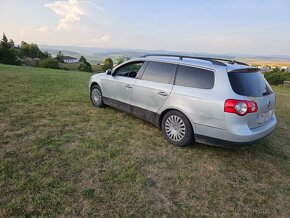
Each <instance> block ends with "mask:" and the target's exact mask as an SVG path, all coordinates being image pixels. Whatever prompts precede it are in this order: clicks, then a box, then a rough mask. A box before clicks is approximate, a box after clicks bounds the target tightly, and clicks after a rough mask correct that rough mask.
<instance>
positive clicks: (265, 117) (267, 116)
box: [257, 110, 273, 124]
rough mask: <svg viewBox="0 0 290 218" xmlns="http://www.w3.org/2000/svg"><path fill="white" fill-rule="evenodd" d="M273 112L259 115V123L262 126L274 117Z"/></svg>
mask: <svg viewBox="0 0 290 218" xmlns="http://www.w3.org/2000/svg"><path fill="white" fill-rule="evenodd" d="M272 113H273V110H270V111H268V112H265V113H261V114H259V115H257V123H258V124H262V123H265V122H267V121H268V120H269V119H270V118H271V116H272Z"/></svg>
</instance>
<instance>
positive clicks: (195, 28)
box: [0, 0, 290, 55]
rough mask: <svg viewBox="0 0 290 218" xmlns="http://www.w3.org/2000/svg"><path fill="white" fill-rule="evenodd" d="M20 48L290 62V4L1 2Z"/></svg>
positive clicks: (0, 20) (0, 25)
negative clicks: (159, 52)
mask: <svg viewBox="0 0 290 218" xmlns="http://www.w3.org/2000/svg"><path fill="white" fill-rule="evenodd" d="M0 31H1V32H5V34H6V35H7V37H8V38H9V39H10V38H12V39H13V40H14V41H15V43H20V42H21V41H26V42H34V43H37V44H41V45H68V46H83V47H103V48H130V49H147V50H155V49H156V50H159V49H162V50H171V51H187V52H201V53H217V54H253V55H290V0H179V1H178V0H175V1H173V0H146V1H144V0H143V1H140V0H0Z"/></svg>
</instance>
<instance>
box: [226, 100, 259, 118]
mask: <svg viewBox="0 0 290 218" xmlns="http://www.w3.org/2000/svg"><path fill="white" fill-rule="evenodd" d="M257 111H258V105H257V103H256V102H254V101H243V100H235V99H228V100H226V101H225V107H224V112H227V113H234V114H237V115H239V116H244V115H246V114H247V113H255V112H257Z"/></svg>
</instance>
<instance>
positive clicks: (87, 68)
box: [78, 56, 93, 73]
mask: <svg viewBox="0 0 290 218" xmlns="http://www.w3.org/2000/svg"><path fill="white" fill-rule="evenodd" d="M79 62H80V65H79V66H78V70H79V71H84V72H90V73H91V72H93V69H92V66H91V64H90V63H89V62H87V59H86V58H85V57H84V56H81V57H80V60H79Z"/></svg>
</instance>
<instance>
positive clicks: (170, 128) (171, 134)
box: [162, 110, 194, 147]
mask: <svg viewBox="0 0 290 218" xmlns="http://www.w3.org/2000/svg"><path fill="white" fill-rule="evenodd" d="M162 132H163V134H164V136H165V138H166V139H167V140H168V141H169V142H170V143H172V144H174V145H176V146H179V147H185V146H189V145H191V144H192V143H193V141H194V133H193V128H192V126H191V123H190V121H189V120H188V118H187V117H186V116H185V115H184V114H183V113H181V112H180V111H177V110H172V111H169V112H168V113H166V114H165V115H164V117H163V119H162Z"/></svg>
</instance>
